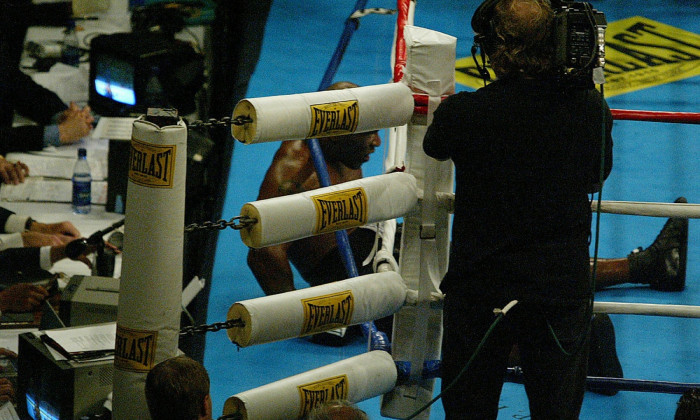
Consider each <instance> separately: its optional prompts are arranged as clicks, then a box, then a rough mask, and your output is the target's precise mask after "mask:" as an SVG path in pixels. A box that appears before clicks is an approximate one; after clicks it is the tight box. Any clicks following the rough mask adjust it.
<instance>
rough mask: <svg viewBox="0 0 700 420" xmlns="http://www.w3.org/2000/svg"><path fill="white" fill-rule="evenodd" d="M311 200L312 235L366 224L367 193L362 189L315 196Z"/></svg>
mask: <svg viewBox="0 0 700 420" xmlns="http://www.w3.org/2000/svg"><path fill="white" fill-rule="evenodd" d="M311 200H312V201H313V203H314V207H315V208H316V226H315V228H314V234H320V233H327V232H333V231H336V230H341V229H348V228H351V227H357V226H362V225H364V224H365V223H367V208H368V203H367V193H366V192H365V190H364V188H362V187H357V188H350V189H347V190H342V191H336V192H331V193H327V194H320V195H315V196H312V197H311Z"/></svg>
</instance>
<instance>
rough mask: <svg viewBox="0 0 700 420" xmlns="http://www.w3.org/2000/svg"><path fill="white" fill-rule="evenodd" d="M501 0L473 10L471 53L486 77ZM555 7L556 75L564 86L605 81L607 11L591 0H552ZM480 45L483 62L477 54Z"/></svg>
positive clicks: (483, 4) (482, 4)
mask: <svg viewBox="0 0 700 420" xmlns="http://www.w3.org/2000/svg"><path fill="white" fill-rule="evenodd" d="M499 1H502V0H485V1H484V2H483V3H481V5H479V7H478V8H477V9H476V11H475V12H474V15H473V17H472V21H471V24H472V29H474V34H475V35H474V46H473V47H472V56H473V57H474V61H475V62H476V66H477V69H478V70H479V73H480V74H481V75H482V77H483V78H484V79H485V80H487V81H488V80H490V75H489V73H488V71H486V69H485V61H486V59H485V56H484V53H486V54H488V51H489V50H490V49H491V48H493V45H494V44H495V42H496V34H495V29H494V24H493V14H494V8H495V6H496V4H497V3H498V2H499ZM550 4H551V6H552V10H553V11H554V27H553V29H552V37H551V38H550V39H551V42H552V43H553V44H554V57H553V63H554V68H555V72H554V73H555V77H556V79H557V81H558V82H559V83H561V84H562V85H563V86H575V87H586V88H588V87H593V85H594V84H600V83H604V81H605V80H604V75H603V66H604V65H605V29H606V28H607V21H606V19H605V15H604V14H603V13H602V12H600V11H598V10H595V9H594V8H593V7H592V6H591V4H590V3H587V2H577V1H568V0H551V1H550ZM477 49H481V61H482V62H481V64H479V61H478V60H477V57H476V51H477Z"/></svg>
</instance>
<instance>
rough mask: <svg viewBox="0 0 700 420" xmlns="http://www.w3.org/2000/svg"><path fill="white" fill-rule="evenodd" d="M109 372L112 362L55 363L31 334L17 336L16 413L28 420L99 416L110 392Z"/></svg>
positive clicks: (64, 419) (73, 419) (63, 419)
mask: <svg viewBox="0 0 700 420" xmlns="http://www.w3.org/2000/svg"><path fill="white" fill-rule="evenodd" d="M113 373H114V361H113V360H101V361H94V362H83V363H77V362H73V361H67V360H55V359H54V357H53V356H52V355H51V353H49V351H48V350H47V349H46V346H45V344H44V343H43V342H42V341H41V339H40V338H38V337H37V336H36V335H35V334H34V333H32V332H29V333H24V334H20V336H19V351H18V356H17V394H16V395H17V411H18V414H19V415H20V416H21V418H23V419H32V420H80V418H81V417H83V416H89V415H92V414H95V413H99V412H100V411H101V409H102V406H103V404H104V402H105V400H106V399H107V396H108V394H109V393H110V392H111V391H112V377H113Z"/></svg>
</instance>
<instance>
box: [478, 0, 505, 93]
mask: <svg viewBox="0 0 700 420" xmlns="http://www.w3.org/2000/svg"><path fill="white" fill-rule="evenodd" d="M499 1H501V0H485V1H484V2H483V3H481V4H480V5H479V7H477V8H476V11H475V12H474V15H473V16H472V29H473V30H474V44H473V45H472V50H471V53H472V58H473V59H474V63H475V64H476V69H477V70H478V71H479V74H480V75H481V78H482V79H484V82H488V81H490V80H491V74H489V71H488V70H487V69H486V54H487V53H488V51H490V50H491V47H492V46H493V40H494V39H495V33H494V28H493V11H494V8H495V7H496V4H497V3H498V2H499ZM477 50H478V51H480V57H481V64H479V60H477V58H476V53H477Z"/></svg>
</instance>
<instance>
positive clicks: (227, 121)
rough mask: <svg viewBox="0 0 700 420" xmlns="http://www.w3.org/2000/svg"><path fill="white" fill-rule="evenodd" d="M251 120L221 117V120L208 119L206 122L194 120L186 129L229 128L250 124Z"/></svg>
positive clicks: (247, 118)
mask: <svg viewBox="0 0 700 420" xmlns="http://www.w3.org/2000/svg"><path fill="white" fill-rule="evenodd" d="M252 122H253V119H252V118H250V117H244V116H242V115H241V116H238V117H236V118H231V117H223V118H221V119H218V120H217V119H216V118H209V119H208V120H207V121H206V122H205V121H202V120H195V121H192V122H191V123H188V124H187V127H188V128H192V129H198V128H205V127H206V128H209V127H230V126H231V125H245V124H249V123H252Z"/></svg>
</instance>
